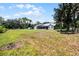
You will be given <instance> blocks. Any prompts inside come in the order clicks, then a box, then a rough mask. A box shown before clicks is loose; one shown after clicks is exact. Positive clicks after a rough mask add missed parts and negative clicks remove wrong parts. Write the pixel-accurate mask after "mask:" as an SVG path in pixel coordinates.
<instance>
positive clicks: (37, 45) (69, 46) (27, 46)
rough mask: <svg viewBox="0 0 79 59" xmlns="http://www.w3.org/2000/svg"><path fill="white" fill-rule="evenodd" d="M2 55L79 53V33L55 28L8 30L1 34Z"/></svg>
mask: <svg viewBox="0 0 79 59" xmlns="http://www.w3.org/2000/svg"><path fill="white" fill-rule="evenodd" d="M0 55H1V56H27V55H28V56H44V55H45V56H56V55H59V56H64V55H65V56H66V55H68V56H70V55H72V56H73V55H76V56H77V55H79V34H61V33H60V32H57V31H55V30H26V29H17V30H8V31H7V32H5V33H1V34H0Z"/></svg>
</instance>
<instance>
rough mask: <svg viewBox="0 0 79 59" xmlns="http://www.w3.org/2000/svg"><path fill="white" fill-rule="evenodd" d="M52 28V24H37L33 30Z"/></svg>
mask: <svg viewBox="0 0 79 59" xmlns="http://www.w3.org/2000/svg"><path fill="white" fill-rule="evenodd" d="M53 28H54V24H52V23H50V22H49V23H45V24H39V25H36V26H35V27H34V29H53Z"/></svg>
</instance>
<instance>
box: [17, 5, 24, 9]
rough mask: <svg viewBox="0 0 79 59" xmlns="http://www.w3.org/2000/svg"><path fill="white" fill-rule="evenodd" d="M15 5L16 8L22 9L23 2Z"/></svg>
mask: <svg viewBox="0 0 79 59" xmlns="http://www.w3.org/2000/svg"><path fill="white" fill-rule="evenodd" d="M16 7H18V8H21V9H22V8H24V7H25V6H24V4H17V5H16Z"/></svg>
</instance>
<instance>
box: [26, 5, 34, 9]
mask: <svg viewBox="0 0 79 59" xmlns="http://www.w3.org/2000/svg"><path fill="white" fill-rule="evenodd" d="M34 7H35V6H34V5H32V4H25V8H27V9H30V8H34Z"/></svg>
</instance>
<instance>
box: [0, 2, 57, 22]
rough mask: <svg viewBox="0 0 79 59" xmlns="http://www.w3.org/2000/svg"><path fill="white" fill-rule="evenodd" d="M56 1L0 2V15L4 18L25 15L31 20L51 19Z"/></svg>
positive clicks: (42, 20)
mask: <svg viewBox="0 0 79 59" xmlns="http://www.w3.org/2000/svg"><path fill="white" fill-rule="evenodd" d="M57 7H58V4H56V3H4V4H3V3H2V4H0V16H2V17H4V18H5V19H9V18H10V19H12V18H13V19H14V18H19V17H27V18H29V19H32V21H33V22H36V21H40V22H45V21H52V19H53V17H52V16H51V15H53V14H54V8H57Z"/></svg>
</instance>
